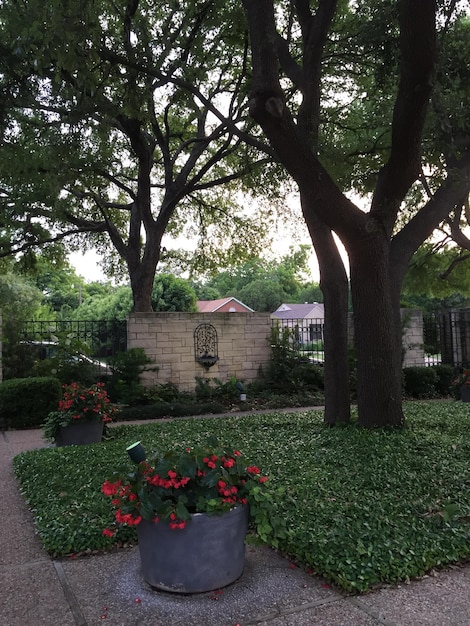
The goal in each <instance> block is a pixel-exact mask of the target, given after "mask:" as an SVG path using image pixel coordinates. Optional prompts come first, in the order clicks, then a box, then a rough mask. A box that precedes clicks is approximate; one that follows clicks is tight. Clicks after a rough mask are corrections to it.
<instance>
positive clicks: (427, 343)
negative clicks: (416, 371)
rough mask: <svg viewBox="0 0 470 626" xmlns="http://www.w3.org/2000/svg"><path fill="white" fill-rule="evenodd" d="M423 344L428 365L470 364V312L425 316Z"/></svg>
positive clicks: (449, 311) (466, 310)
mask: <svg viewBox="0 0 470 626" xmlns="http://www.w3.org/2000/svg"><path fill="white" fill-rule="evenodd" d="M423 344H424V352H425V355H426V361H427V363H428V364H435V363H445V364H449V365H454V366H461V365H469V364H470V310H469V309H454V310H447V311H434V312H432V313H427V314H423Z"/></svg>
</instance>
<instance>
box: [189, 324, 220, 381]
mask: <svg viewBox="0 0 470 626" xmlns="http://www.w3.org/2000/svg"><path fill="white" fill-rule="evenodd" d="M194 357H195V359H196V361H197V362H198V363H199V364H200V365H202V367H203V368H204V369H205V370H206V371H208V369H209V368H210V367H212V366H213V365H215V364H216V363H217V361H218V360H219V356H218V343H217V331H216V329H215V328H214V327H213V326H212V324H199V326H197V327H196V329H195V331H194Z"/></svg>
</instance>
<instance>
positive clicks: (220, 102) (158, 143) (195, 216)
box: [0, 0, 275, 311]
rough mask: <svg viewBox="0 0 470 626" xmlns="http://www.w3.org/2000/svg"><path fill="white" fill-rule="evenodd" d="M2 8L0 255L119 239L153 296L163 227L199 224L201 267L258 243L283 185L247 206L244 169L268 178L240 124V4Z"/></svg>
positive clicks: (140, 303)
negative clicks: (249, 210)
mask: <svg viewBox="0 0 470 626" xmlns="http://www.w3.org/2000/svg"><path fill="white" fill-rule="evenodd" d="M229 11H230V13H228V12H229ZM0 18H1V19H0V24H1V26H0V28H1V32H2V41H3V46H4V48H5V51H6V56H7V58H8V59H9V62H8V63H7V62H5V63H4V66H3V69H4V74H3V75H2V86H4V90H5V92H7V93H8V98H5V102H4V109H5V111H6V112H7V113H8V117H7V118H6V121H7V123H6V127H5V129H4V134H3V141H2V150H1V152H0V185H1V187H2V189H3V195H2V196H1V200H2V212H1V214H2V219H1V220H0V231H1V232H0V235H1V237H0V238H1V240H2V254H17V253H19V252H21V251H23V250H25V249H28V248H30V247H31V246H41V245H45V244H47V243H48V242H50V241H53V240H57V239H62V238H65V237H66V238H67V241H68V242H69V244H68V245H70V246H71V245H75V246H82V245H83V235H84V233H86V234H87V236H88V237H91V239H89V240H88V241H90V243H92V244H93V245H95V246H97V247H98V248H101V249H103V250H104V249H107V248H108V246H109V241H111V242H112V244H113V246H114V248H115V250H116V251H117V253H118V255H119V257H120V258H121V259H122V260H123V262H124V263H125V265H126V268H127V271H128V274H129V277H130V282H131V287H132V291H133V299H134V310H136V311H149V310H151V291H152V286H153V278H154V275H155V270H156V267H157V265H158V263H159V261H160V259H161V257H162V253H163V254H164V252H162V237H163V235H164V233H165V232H167V233H170V234H171V235H173V236H178V235H180V234H181V233H183V232H184V231H185V229H186V228H187V227H188V226H189V227H190V228H192V229H193V233H192V235H193V236H194V231H195V230H196V231H197V232H198V233H199V234H200V237H201V244H202V246H201V253H200V254H198V255H193V256H194V258H195V259H197V260H198V261H199V262H200V263H205V265H206V267H210V266H211V263H212V266H213V263H214V257H215V254H217V257H218V258H219V259H222V258H225V259H228V260H229V259H230V258H235V257H237V256H238V257H240V256H242V255H243V254H246V253H248V254H253V253H256V252H257V251H258V250H259V248H260V246H261V242H262V235H263V234H264V233H266V231H267V230H269V226H270V214H271V212H272V208H273V202H274V200H275V197H274V196H272V197H271V199H270V203H269V206H265V207H261V208H260V209H259V213H260V215H259V216H258V219H255V220H252V219H250V220H248V219H246V213H245V212H244V210H243V209H242V208H240V206H239V200H238V196H237V191H238V190H239V188H240V186H239V185H238V182H237V181H239V180H242V181H243V185H244V191H245V193H248V192H249V190H250V189H251V190H253V189H260V191H261V193H262V194H264V193H265V192H266V189H267V188H268V187H271V188H272V189H274V188H275V185H273V178H272V177H271V174H270V169H271V165H270V164H269V163H268V162H267V160H266V158H265V157H263V156H262V157H261V158H260V157H259V156H257V152H256V150H255V149H254V147H253V146H258V144H259V142H258V141H257V140H256V138H255V137H253V136H252V135H249V134H248V133H247V132H246V131H248V130H249V126H250V123H249V122H247V120H246V106H245V103H246V94H245V90H244V88H243V76H244V72H245V66H246V58H245V57H246V43H245V45H244V42H245V40H246V34H245V32H244V29H245V26H244V20H243V18H242V13H241V7H240V6H238V4H237V3H233V2H230V3H228V4H227V3H222V2H220V1H216V0H205V1H203V2H183V3H174V2H164V3H160V4H159V5H158V7H156V6H155V4H154V3H152V2H149V1H148V0H137V1H135V2H134V1H129V2H127V3H124V4H123V5H120V6H117V5H116V4H115V3H112V2H109V1H108V0H100V1H99V2H95V1H91V0H85V1H84V2H80V3H74V2H68V3H64V2H62V1H54V2H51V3H46V4H44V3H42V2H38V0H27V1H26V2H24V3H22V4H21V5H18V4H17V3H15V2H13V1H7V2H4V3H2V5H1V7H0ZM235 68H236V70H235ZM15 82H16V83H17V84H18V85H20V86H21V89H20V88H17V89H13V88H9V89H7V87H10V86H11V85H12V84H14V83H15ZM11 163H14V164H15V167H13V168H12V167H11ZM260 163H264V165H265V166H266V168H267V169H265V170H264V171H263V172H262V173H260V168H259V165H260ZM272 167H273V168H275V165H274V164H273V166H272ZM254 180H256V181H257V185H259V184H260V183H262V187H258V186H257V187H255V186H254V185H253V181H254ZM222 185H223V187H222ZM246 202H247V200H246V198H245V199H244V200H243V203H244V204H246ZM261 214H262V218H261ZM215 224H216V225H218V229H216V228H215ZM107 258H108V260H109V269H110V271H114V272H117V271H118V269H117V265H116V262H115V258H114V257H113V256H112V255H109V251H108V254H107Z"/></svg>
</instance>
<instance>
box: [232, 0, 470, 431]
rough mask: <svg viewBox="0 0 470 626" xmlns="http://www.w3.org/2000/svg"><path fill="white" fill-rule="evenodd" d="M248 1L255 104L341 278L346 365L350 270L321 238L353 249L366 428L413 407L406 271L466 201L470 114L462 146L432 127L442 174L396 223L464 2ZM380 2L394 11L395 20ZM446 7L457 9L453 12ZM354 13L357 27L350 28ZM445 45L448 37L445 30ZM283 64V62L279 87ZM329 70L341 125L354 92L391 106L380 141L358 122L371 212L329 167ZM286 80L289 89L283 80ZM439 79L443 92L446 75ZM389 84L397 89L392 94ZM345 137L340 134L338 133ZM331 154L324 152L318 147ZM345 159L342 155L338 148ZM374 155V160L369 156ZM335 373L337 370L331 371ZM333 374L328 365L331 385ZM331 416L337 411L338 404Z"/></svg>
mask: <svg viewBox="0 0 470 626" xmlns="http://www.w3.org/2000/svg"><path fill="white" fill-rule="evenodd" d="M244 6H245V8H246V11H247V16H248V21H249V24H250V38H251V49H252V60H253V82H252V99H251V106H250V113H251V115H252V116H253V117H254V119H256V121H257V122H258V123H259V124H260V126H261V127H262V128H263V131H264V133H265V134H266V136H267V137H268V138H269V140H270V143H271V144H272V146H273V147H274V149H275V150H276V153H277V155H278V157H279V159H280V161H281V162H282V163H283V165H284V166H285V167H286V169H287V171H288V172H289V173H290V175H291V176H292V177H293V179H294V180H295V181H296V183H297V185H298V187H299V190H300V196H301V199H302V207H303V212H304V216H305V219H306V223H307V225H308V228H309V232H310V234H311V236H312V241H313V243H314V245H315V247H316V250H317V255H318V258H319V263H320V271H321V272H322V273H324V275H325V276H328V279H327V280H325V282H324V284H325V287H326V285H327V284H328V285H329V287H331V286H335V285H336V286H337V289H336V292H337V294H338V299H337V300H338V302H337V303H336V304H335V300H334V298H331V297H329V298H328V299H327V295H326V291H325V289H324V290H323V291H324V294H325V311H326V313H327V314H328V315H331V314H332V312H334V313H337V314H338V320H339V322H338V324H339V331H340V332H339V333H338V334H339V335H342V344H343V345H342V346H339V348H340V358H339V362H340V363H342V359H343V358H344V354H345V344H346V337H345V336H344V335H343V330H344V325H343V324H341V320H344V316H342V314H341V310H340V309H343V310H345V309H346V304H345V302H344V294H345V290H344V287H342V284H344V277H343V276H342V273H341V269H340V268H339V264H338V256H339V255H338V253H337V250H335V249H334V247H332V246H329V247H328V248H326V247H324V250H323V251H322V252H321V253H320V254H319V249H320V248H319V246H322V245H323V242H324V241H331V238H330V234H331V231H334V232H335V233H336V234H337V235H338V236H339V238H340V239H341V241H342V243H343V244H344V246H345V248H346V250H347V252H348V256H349V264H350V281H351V293H352V304H353V311H354V324H355V347H356V353H357V357H358V369H357V375H358V384H357V398H358V409H359V421H360V423H361V424H362V425H364V426H369V427H371V426H381V425H401V424H403V421H404V417H403V410H402V402H401V320H400V310H399V309H400V289H401V284H402V281H403V277H404V275H405V273H406V269H407V266H408V263H409V261H410V259H411V257H412V255H413V253H414V252H415V251H416V250H417V248H418V247H419V245H420V244H421V243H422V242H423V241H425V240H426V239H427V237H429V236H430V235H431V233H432V231H433V230H434V229H435V228H436V227H437V226H438V225H439V223H440V222H442V221H443V220H444V219H445V218H446V217H447V216H448V215H450V214H451V213H452V212H453V211H458V210H459V207H461V206H462V204H463V202H464V200H465V198H466V196H467V195H468V190H469V177H470V171H469V170H470V155H469V154H468V152H467V148H468V131H469V128H468V120H466V123H465V124H464V125H463V127H459V128H458V129H456V130H458V131H459V132H458V136H459V142H458V144H457V143H456V142H454V143H453V145H449V143H448V142H447V141H445V142H443V143H442V145H441V147H440V148H441V149H440V150H439V146H438V142H437V134H436V133H435V132H434V131H433V132H431V133H430V135H429V139H430V141H431V142H432V143H433V146H434V150H435V152H436V153H437V152H439V154H440V159H441V162H442V164H443V167H441V174H442V175H441V180H440V181H438V182H437V185H436V187H435V189H433V192H432V196H431V198H430V199H429V200H428V201H427V202H426V203H425V204H424V206H422V207H420V208H419V211H418V212H416V214H415V215H414V216H413V217H412V218H411V219H409V220H408V221H406V223H405V224H404V225H403V227H402V228H401V230H399V231H398V232H396V231H395V226H396V224H397V222H398V215H399V213H400V209H401V208H402V206H403V203H404V200H405V198H406V195H407V193H408V192H409V191H410V189H411V188H412V186H413V184H414V183H415V182H416V181H417V180H418V178H419V177H420V175H421V173H422V160H421V153H422V144H423V137H425V134H424V133H425V120H426V114H427V112H428V103H429V99H430V97H431V94H432V88H433V84H434V78H435V74H436V69H437V67H438V53H437V47H436V31H437V24H439V27H441V25H443V26H442V32H443V33H444V34H445V32H446V31H447V30H448V29H449V25H450V24H451V19H455V15H451V12H452V11H454V9H455V7H456V3H452V4H451V5H450V8H449V7H448V6H447V5H446V4H443V5H442V14H441V15H439V20H437V17H436V5H435V2H434V1H433V0H427V1H425V2H421V3H419V4H418V3H415V2H411V1H406V0H403V1H400V2H390V3H382V2H381V3H377V2H370V3H366V4H365V5H363V4H361V6H359V5H351V4H350V3H342V2H336V1H335V0H323V1H320V2H318V3H317V5H316V7H315V12H312V10H311V3H310V2H309V1H308V0H296V1H295V2H286V3H284V4H281V5H276V7H277V9H278V10H277V12H276V13H275V12H274V6H273V2H272V0H244ZM282 9H285V11H284V12H283V11H282ZM383 9H385V12H386V13H387V16H388V17H390V18H391V21H390V22H388V21H387V27H386V28H384V25H385V21H386V20H384V19H383ZM447 9H449V13H446V11H447ZM344 23H347V25H348V26H347V28H348V33H347V37H341V34H343V35H344V34H346V32H345V30H344V28H342V25H344ZM354 23H355V24H356V26H357V28H351V30H349V28H350V27H351V25H353V24H354ZM370 26H371V27H372V28H375V29H376V31H375V32H376V36H375V41H372V42H368V41H367V40H365V39H364V38H362V34H363V32H364V29H366V30H369V31H370V32H372V28H368V27H370ZM362 27H363V28H362ZM390 43H395V44H398V46H396V48H395V49H396V50H397V53H396V55H397V56H396V58H397V59H398V61H397V63H396V64H394V62H393V61H394V60H393V58H392V60H391V61H390V62H387V63H386V64H385V67H386V69H387V70H388V69H392V70H394V69H395V68H396V71H393V72H392V73H391V74H390V75H389V76H387V77H386V79H385V80H384V87H383V88H382V89H380V83H379V80H380V79H381V78H382V76H381V75H380V72H379V71H378V68H379V65H380V63H381V61H382V56H385V55H386V54H387V53H390V52H392V50H393V48H392V47H391V46H390ZM440 43H441V46H442V44H443V40H442V41H441V42H440ZM441 49H442V48H441ZM346 51H347V53H348V54H347V55H346V54H345V52H346ZM392 56H393V54H392ZM328 59H334V61H335V65H336V70H335V74H334V76H330V75H329V74H328ZM377 60H378V62H377ZM341 61H343V64H341ZM446 61H448V59H446ZM279 67H281V68H282V70H283V76H282V78H283V82H282V86H281V82H280V75H279ZM363 76H367V77H369V80H368V82H367V85H364V83H363V82H362V78H361V77H363ZM329 80H334V81H335V83H336V84H337V85H338V84H340V85H342V89H340V90H337V92H338V98H337V100H340V101H341V100H342V104H341V108H339V107H336V109H335V110H336V111H337V113H338V116H339V124H337V125H336V126H338V127H340V126H341V111H342V110H347V109H348V102H349V103H350V102H351V100H352V99H354V100H356V99H358V100H361V99H363V100H365V101H369V100H370V102H367V104H365V106H364V111H374V112H378V111H379V109H380V107H381V106H385V116H384V117H383V119H385V120H387V124H384V125H383V126H384V132H383V133H378V134H377V137H376V138H375V140H374V141H373V142H372V143H371V137H370V133H368V132H367V131H366V132H364V128H365V126H369V127H370V118H364V117H363V118H362V120H361V123H360V125H359V126H357V127H356V133H357V139H358V141H360V142H361V144H362V148H361V153H362V154H365V153H366V152H367V151H369V154H371V155H373V156H372V157H371V158H375V165H374V166H371V167H370V168H369V178H370V179H371V180H373V184H370V183H369V185H370V186H371V187H372V188H373V193H372V198H371V204H370V210H369V211H368V212H364V211H363V210H361V209H360V208H359V207H358V206H355V205H354V203H353V202H351V200H350V199H348V197H346V195H345V194H344V193H343V192H342V191H341V189H340V187H339V186H338V184H337V183H336V182H335V180H334V178H333V174H334V172H333V171H332V173H330V172H329V171H328V169H327V164H328V156H329V155H331V152H329V151H328V149H323V150H322V151H321V152H320V151H319V146H320V145H321V144H320V143H319V142H320V140H327V139H328V137H330V138H331V137H334V136H335V125H334V124H333V125H332V127H331V128H330V129H329V130H328V129H327V126H328V124H327V121H328V118H323V117H322V113H323V111H322V109H321V100H322V96H323V97H324V98H325V99H326V95H328V96H330V95H331V90H330V91H328V87H329V86H330V85H331V83H330V84H329ZM287 84H288V87H286V88H285V89H283V88H282V87H284V85H287ZM351 86H352V91H350V88H351ZM364 87H367V89H366V90H364ZM293 89H295V90H297V93H298V96H299V102H300V104H299V107H298V110H296V109H294V108H289V107H288V106H287V104H286V92H287V91H288V92H289V94H290V93H291V91H292V90H293ZM442 89H443V90H444V91H445V90H446V86H445V85H444V84H442ZM364 91H365V93H364ZM384 93H385V95H387V96H388V98H386V99H385V100H384V99H383V97H382V96H383V94H384ZM434 93H436V92H434ZM441 102H442V99H441ZM371 103H372V104H371ZM330 114H331V111H330ZM441 115H442V113H441V114H440V116H441ZM330 119H331V115H330ZM348 119H349V120H351V119H352V118H351V117H350V118H348ZM358 119H360V118H358ZM441 119H442V118H441ZM460 119H462V118H460ZM324 128H325V131H324V132H323V129H324ZM374 130H375V127H374ZM382 138H385V140H384V141H383V142H381V141H380V140H381V139H382ZM465 138H467V141H465ZM336 145H341V144H340V143H339V144H338V142H337V144H336ZM321 147H322V148H323V146H321ZM323 152H324V153H326V159H323V158H322V156H319V155H320V154H323ZM337 152H338V151H337ZM338 157H339V158H340V159H341V154H338ZM368 163H371V160H370V159H369V160H368ZM330 265H335V266H336V267H337V271H335V272H334V273H332V272H331V268H330V267H329V266H330ZM322 285H323V282H322ZM330 338H331V337H329V338H328V339H330ZM325 350H326V366H328V363H331V360H332V358H333V354H332V353H331V343H330V342H329V341H328V342H327V340H325ZM329 372H330V373H332V374H333V372H331V369H330V370H329ZM346 380H347V379H344V380H343V383H342V385H341V383H340V381H338V384H339V387H338V389H339V394H340V395H341V396H342V398H343V399H344V398H345V396H346V390H345V386H346ZM330 382H331V381H330ZM328 383H329V377H328V376H327V370H326V368H325V385H327V384H328ZM329 388H330V389H331V385H330V386H329ZM330 401H331V396H328V394H327V397H326V402H327V408H328V404H329V402H330ZM339 408H340V411H341V415H340V419H341V418H344V417H345V416H346V417H347V415H346V410H345V405H344V402H343V404H342V406H341V407H339ZM330 417H333V415H332V414H331V412H330Z"/></svg>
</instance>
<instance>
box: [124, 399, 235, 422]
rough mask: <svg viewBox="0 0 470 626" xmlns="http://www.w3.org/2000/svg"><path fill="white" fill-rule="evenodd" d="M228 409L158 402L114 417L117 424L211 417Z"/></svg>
mask: <svg viewBox="0 0 470 626" xmlns="http://www.w3.org/2000/svg"><path fill="white" fill-rule="evenodd" d="M226 410H227V407H226V406H225V405H223V404H220V403H219V402H197V403H196V402H192V403H183V402H158V403H156V404H148V405H145V406H126V407H122V408H120V409H118V411H117V413H116V414H115V415H114V421H116V422H128V421H132V420H151V419H162V418H165V417H187V416H190V415H206V414H207V415H210V414H214V413H224V412H225V411H226Z"/></svg>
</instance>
